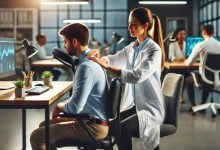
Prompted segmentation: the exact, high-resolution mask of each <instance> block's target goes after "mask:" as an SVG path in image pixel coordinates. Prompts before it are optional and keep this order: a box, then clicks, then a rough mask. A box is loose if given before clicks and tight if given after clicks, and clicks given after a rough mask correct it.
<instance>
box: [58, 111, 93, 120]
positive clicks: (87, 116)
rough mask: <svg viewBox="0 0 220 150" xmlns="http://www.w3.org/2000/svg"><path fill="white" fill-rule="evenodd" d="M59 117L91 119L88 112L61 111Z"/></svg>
mask: <svg viewBox="0 0 220 150" xmlns="http://www.w3.org/2000/svg"><path fill="white" fill-rule="evenodd" d="M59 117H67V118H75V119H90V118H91V117H90V116H89V114H88V113H82V114H68V113H65V112H61V113H59Z"/></svg>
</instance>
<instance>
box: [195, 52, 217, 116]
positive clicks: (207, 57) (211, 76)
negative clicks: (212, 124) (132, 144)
mask: <svg viewBox="0 0 220 150" xmlns="http://www.w3.org/2000/svg"><path fill="white" fill-rule="evenodd" d="M219 60H220V53H216V52H205V54H204V60H203V65H202V74H201V77H202V80H203V82H205V83H207V84H209V85H210V89H211V103H206V104H201V105H197V106H194V107H193V108H192V110H193V113H194V114H195V113H196V112H197V111H200V110H205V109H208V108H211V110H212V111H213V115H212V117H213V118H215V117H216V114H217V110H216V109H219V108H220V104H218V103H214V101H213V93H214V92H220V61H219ZM192 75H193V76H194V78H193V79H194V81H195V83H196V84H195V85H196V86H197V87H200V88H202V85H201V84H199V82H198V81H197V78H196V73H194V72H193V73H192Z"/></svg>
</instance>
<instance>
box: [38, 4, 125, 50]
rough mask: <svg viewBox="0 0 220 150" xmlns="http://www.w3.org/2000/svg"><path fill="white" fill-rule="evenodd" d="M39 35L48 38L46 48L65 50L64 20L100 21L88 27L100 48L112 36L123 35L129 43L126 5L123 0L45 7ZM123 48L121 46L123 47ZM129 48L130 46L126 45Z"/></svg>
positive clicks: (91, 37) (43, 6) (41, 9)
mask: <svg viewBox="0 0 220 150" xmlns="http://www.w3.org/2000/svg"><path fill="white" fill-rule="evenodd" d="M40 14H41V15H40V32H43V33H45V34H46V36H47V40H48V44H47V45H46V46H47V48H49V49H52V48H53V47H63V44H62V38H60V37H59V35H58V33H57V32H58V30H59V29H60V28H62V27H63V26H64V25H66V24H64V23H63V19H67V18H70V19H89V18H94V19H101V20H102V22H101V23H98V24H87V26H88V28H89V30H90V39H96V40H98V41H99V42H100V43H101V44H103V43H104V41H105V40H108V41H110V40H111V37H112V33H113V32H117V33H118V34H120V35H123V36H124V38H125V41H124V42H123V44H124V43H126V42H127V39H128V38H127V35H128V30H127V26H128V25H127V22H128V21H127V19H128V12H127V1H124V0H90V1H89V4H88V5H62V6H45V5H41V8H40ZM123 44H121V45H123ZM126 44H127V43H126Z"/></svg>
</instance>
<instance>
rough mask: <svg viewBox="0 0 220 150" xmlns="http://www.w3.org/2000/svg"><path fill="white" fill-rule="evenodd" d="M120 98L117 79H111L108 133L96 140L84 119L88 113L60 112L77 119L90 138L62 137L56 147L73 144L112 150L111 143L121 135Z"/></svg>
mask: <svg viewBox="0 0 220 150" xmlns="http://www.w3.org/2000/svg"><path fill="white" fill-rule="evenodd" d="M120 100H121V85H120V80H119V79H113V80H112V81H111V84H110V88H109V92H108V97H107V103H106V106H107V107H106V108H107V116H108V119H109V120H108V121H109V133H108V135H107V137H106V138H105V139H102V140H97V139H96V138H95V137H94V135H93V133H92V132H91V131H90V130H89V128H88V126H87V125H86V123H85V122H84V121H83V120H84V119H89V118H90V116H89V115H88V114H65V113H64V114H61V117H72V118H75V119H77V120H78V121H79V123H80V124H81V126H82V127H83V128H84V129H85V131H86V132H87V133H88V135H89V137H90V139H91V140H89V141H82V140H75V139H62V140H59V141H57V142H56V146H57V147H66V146H74V147H78V148H80V149H85V150H94V149H105V150H113V145H114V144H116V143H117V141H118V139H119V138H120V135H121V130H120Z"/></svg>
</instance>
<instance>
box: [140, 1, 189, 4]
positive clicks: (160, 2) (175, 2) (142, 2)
mask: <svg viewBox="0 0 220 150" xmlns="http://www.w3.org/2000/svg"><path fill="white" fill-rule="evenodd" d="M139 4H144V5H186V4H187V1H146V0H145V1H139Z"/></svg>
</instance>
